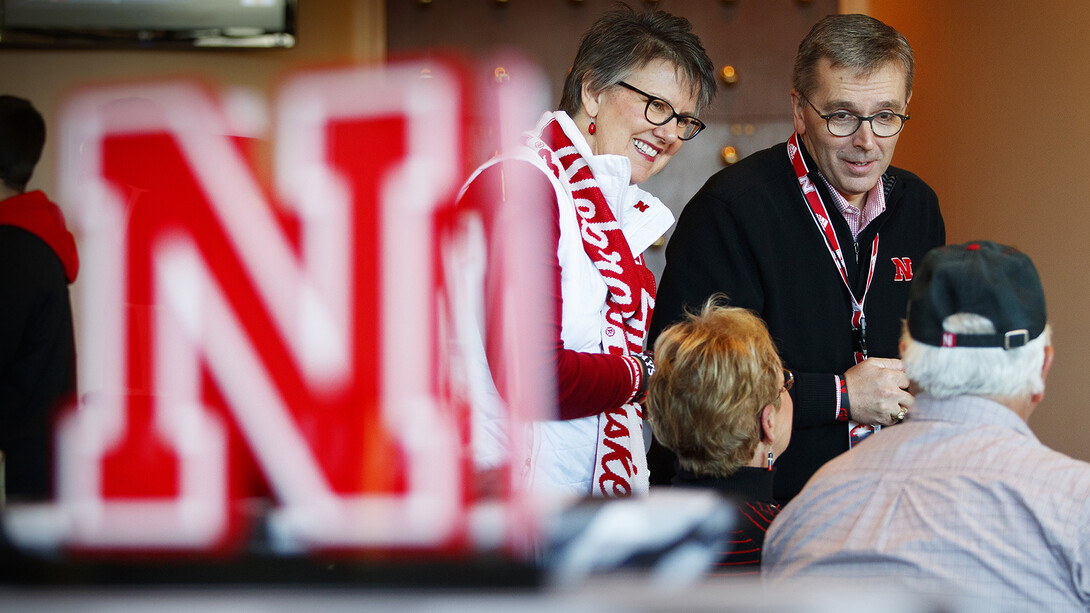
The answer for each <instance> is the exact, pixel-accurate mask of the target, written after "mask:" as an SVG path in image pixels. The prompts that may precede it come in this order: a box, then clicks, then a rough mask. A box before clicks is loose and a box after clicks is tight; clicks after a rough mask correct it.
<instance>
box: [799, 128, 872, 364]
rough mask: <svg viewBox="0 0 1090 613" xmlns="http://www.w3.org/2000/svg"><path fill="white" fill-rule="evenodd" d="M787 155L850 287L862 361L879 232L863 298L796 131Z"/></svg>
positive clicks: (858, 356)
mask: <svg viewBox="0 0 1090 613" xmlns="http://www.w3.org/2000/svg"><path fill="white" fill-rule="evenodd" d="M787 155H788V157H790V158H791V166H793V167H794V169H795V175H796V176H797V177H798V180H799V188H800V189H801V190H802V196H803V198H806V203H807V204H808V205H809V207H810V214H811V215H812V216H813V218H814V223H815V224H817V227H818V230H820V231H821V233H822V235H824V236H825V247H826V248H827V249H828V250H829V256H830V257H832V258H833V264H835V265H836V269H837V271H838V272H840V278H841V279H842V280H843V281H844V287H846V288H847V289H848V295H849V296H851V299H852V334H853V335H854V339H853V340H854V341H855V346H856V351H855V363H856V364H858V363H859V362H862V361H863V360H865V359H867V318H866V317H865V316H864V315H863V304H864V303H865V302H866V300H867V292H869V291H870V283H871V280H872V279H874V264H875V262H877V261H878V235H877V234H875V235H874V242H873V243H871V251H870V269H869V270H868V271H867V285H866V287H865V288H864V289H863V297H862V298H858V299H857V298H856V297H855V292H853V291H852V285H851V283H850V282H849V280H848V266H847V264H846V263H845V262H844V251H843V250H842V249H841V248H840V241H839V240H837V238H836V231H835V230H833V222H832V219H830V218H829V212H828V211H827V210H826V208H825V204H824V203H822V202H821V195H820V194H819V193H818V191H817V188H816V187H814V184H813V183H812V182H811V181H810V177H809V176H808V175H809V172H808V170H807V168H806V161H805V160H803V159H802V151H801V150H800V149H799V135H798V133H797V132H796V133H794V134H792V135H791V138H790V139H789V140H788V141H787Z"/></svg>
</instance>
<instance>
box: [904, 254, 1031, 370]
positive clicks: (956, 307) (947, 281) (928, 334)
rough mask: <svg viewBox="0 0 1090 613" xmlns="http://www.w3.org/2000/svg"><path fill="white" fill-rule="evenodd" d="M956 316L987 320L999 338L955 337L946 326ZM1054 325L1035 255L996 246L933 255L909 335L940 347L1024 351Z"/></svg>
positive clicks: (924, 269)
mask: <svg viewBox="0 0 1090 613" xmlns="http://www.w3.org/2000/svg"><path fill="white" fill-rule="evenodd" d="M955 313H973V314H976V315H980V316H982V317H985V318H987V319H988V320H989V321H991V322H992V324H993V325H994V326H995V331H996V333H995V334H960V333H959V334H954V333H952V332H946V331H944V330H943V329H942V322H943V320H945V319H946V318H947V317H949V316H950V315H954V314H955ZM1046 323H1048V314H1047V312H1046V310H1045V292H1044V289H1043V288H1042V287H1041V279H1040V277H1038V276H1037V269H1036V268H1035V267H1034V266H1033V262H1032V261H1030V259H1029V256H1027V255H1026V254H1024V253H1022V252H1021V251H1018V250H1017V249H1015V248H1013V247H1007V246H1005V245H999V244H997V243H993V242H991V241H972V242H969V243H963V244H960V245H947V246H945V247H937V248H935V249H932V250H931V251H929V252H927V255H925V256H924V258H923V264H922V265H921V266H920V268H919V269H918V270H917V272H916V275H915V277H914V278H913V279H912V287H911V288H909V292H908V333H909V335H910V336H912V338H913V339H914V340H916V341H919V342H921V343H925V344H928V345H934V346H936V347H1002V348H1004V349H1012V348H1015V347H1021V346H1022V345H1025V344H1026V343H1028V342H1029V341H1031V340H1033V339H1035V338H1037V337H1038V336H1040V335H1041V332H1044V330H1045V324H1046Z"/></svg>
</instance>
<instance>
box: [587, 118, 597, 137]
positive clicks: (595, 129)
mask: <svg viewBox="0 0 1090 613" xmlns="http://www.w3.org/2000/svg"><path fill="white" fill-rule="evenodd" d="M597 131H598V128H597V127H596V126H595V125H594V122H593V121H592V122H590V127H588V128H587V132H590V133H591V134H594V133H595V132H597Z"/></svg>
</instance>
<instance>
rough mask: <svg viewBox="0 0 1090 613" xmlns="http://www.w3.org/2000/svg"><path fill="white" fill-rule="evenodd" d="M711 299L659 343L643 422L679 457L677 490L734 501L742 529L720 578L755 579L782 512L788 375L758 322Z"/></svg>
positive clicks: (728, 548)
mask: <svg viewBox="0 0 1090 613" xmlns="http://www.w3.org/2000/svg"><path fill="white" fill-rule="evenodd" d="M720 298H721V297H720ZM717 302H718V300H717V298H716V297H713V298H712V299H710V300H709V301H708V302H707V303H706V304H705V305H704V308H703V309H702V310H701V312H700V314H699V315H689V317H688V318H687V319H686V320H685V321H682V322H679V323H677V324H674V325H673V326H670V327H669V328H667V329H666V330H665V331H664V332H663V333H662V334H661V335H660V336H659V338H658V341H657V342H656V343H655V363H656V372H655V376H654V377H652V378H651V383H650V390H649V392H648V398H647V406H648V411H647V413H648V420H649V421H650V422H651V427H652V429H653V430H654V433H655V437H656V438H657V439H658V440H659V441H660V442H661V443H662V444H663V445H665V446H666V447H667V448H669V449H670V450H671V451H673V452H674V453H675V454H677V457H678V461H679V463H680V465H681V466H680V470H679V471H678V473H677V474H676V475H675V476H674V478H673V481H672V483H673V484H674V485H678V486H689V487H707V488H713V489H716V490H719V491H721V492H724V493H727V494H729V495H730V496H731V497H732V498H733V499H735V500H736V501H738V510H739V512H740V518H739V519H740V528H739V530H737V531H736V533H735V534H733V535H732V536H731V537H730V538H729V539H728V543H727V544H726V547H725V548H724V555H723V558H722V560H721V561H720V563H719V565H718V568H717V570H716V574H731V575H734V574H744V573H753V574H756V573H757V572H758V565H759V564H760V561H761V545H762V543H763V542H764V533H765V530H766V529H767V528H768V525H769V524H770V523H771V522H772V519H773V518H774V517H775V516H776V514H777V513H779V505H777V504H776V502H775V501H774V500H773V498H772V479H773V475H774V474H775V471H774V470H773V463H774V462H775V459H776V457H778V456H779V455H780V454H781V453H783V450H784V449H785V448H787V444H788V442H789V441H790V439H791V419H792V413H793V405H792V403H791V396H790V395H789V394H788V393H787V391H788V390H789V389H791V385H792V383H793V382H794V377H793V375H792V374H791V372H790V371H788V370H785V369H784V368H783V363H782V362H781V361H780V357H779V355H778V354H777V353H776V346H775V344H773V342H772V339H771V337H770V336H769V334H768V329H767V328H766V327H765V324H764V322H762V321H761V320H760V319H759V318H758V317H757V316H756V315H754V314H752V313H751V312H749V311H747V310H745V309H741V308H737V307H725V306H720V305H718V304H717Z"/></svg>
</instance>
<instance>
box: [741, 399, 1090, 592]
mask: <svg viewBox="0 0 1090 613" xmlns="http://www.w3.org/2000/svg"><path fill="white" fill-rule="evenodd" d="M1088 568H1090V464H1087V463H1086V462H1081V461H1079V460H1074V459H1072V458H1069V457H1067V456H1065V455H1063V454H1062V453H1059V452H1057V451H1053V450H1052V449H1049V448H1048V447H1045V446H1044V445H1043V444H1041V442H1040V441H1039V440H1037V437H1036V436H1034V434H1033V432H1032V431H1031V430H1030V429H1029V426H1028V425H1026V422H1024V421H1023V420H1022V419H1021V418H1020V417H1019V416H1018V415H1016V414H1015V413H1014V412H1013V411H1011V410H1010V409H1008V408H1007V407H1005V406H1003V405H1001V404H998V403H996V402H993V401H991V400H987V399H984V398H980V397H976V396H960V397H956V398H950V399H941V400H940V399H936V398H934V397H931V396H929V395H927V394H920V395H919V396H917V398H916V404H915V407H914V408H913V409H912V411H910V412H909V413H908V418H907V419H906V421H905V422H904V423H902V424H900V425H897V426H893V427H892V428H883V429H882V431H881V432H878V433H877V434H875V435H874V436H872V437H870V438H868V439H867V440H866V441H863V442H862V443H861V444H860V445H858V446H857V447H855V448H853V449H852V450H851V451H849V452H848V453H845V454H843V455H841V456H839V457H837V458H835V459H833V460H832V461H830V462H829V463H828V464H826V465H825V466H824V467H822V468H821V470H819V471H818V472H817V473H816V474H815V475H814V476H813V477H812V478H811V479H810V481H809V483H807V484H806V487H805V488H804V489H803V490H802V493H800V494H799V495H798V496H796V497H795V498H794V499H793V500H792V501H791V503H790V504H788V505H787V506H786V507H784V509H783V511H782V512H781V513H780V514H779V515H778V516H777V518H776V520H775V521H773V522H772V527H771V528H770V529H769V531H768V536H767V538H766V539H765V544H764V552H763V560H762V573H763V575H764V579H765V581H766V582H775V581H779V580H784V579H792V580H800V579H803V578H806V579H818V578H822V579H825V580H830V581H850V582H853V584H854V585H857V586H861V585H863V584H864V583H865V582H877V583H878V584H880V585H883V586H886V587H890V588H904V589H908V590H910V591H912V592H913V593H916V594H927V593H930V594H934V595H937V596H939V597H940V598H951V597H953V598H961V599H964V601H965V602H971V603H973V604H974V606H975V607H980V608H979V609H976V608H974V609H973V610H981V611H990V610H995V611H1000V610H1002V611H1086V610H1087V609H1088V608H1090V573H1087V572H1086V570H1087V569H1088Z"/></svg>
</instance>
